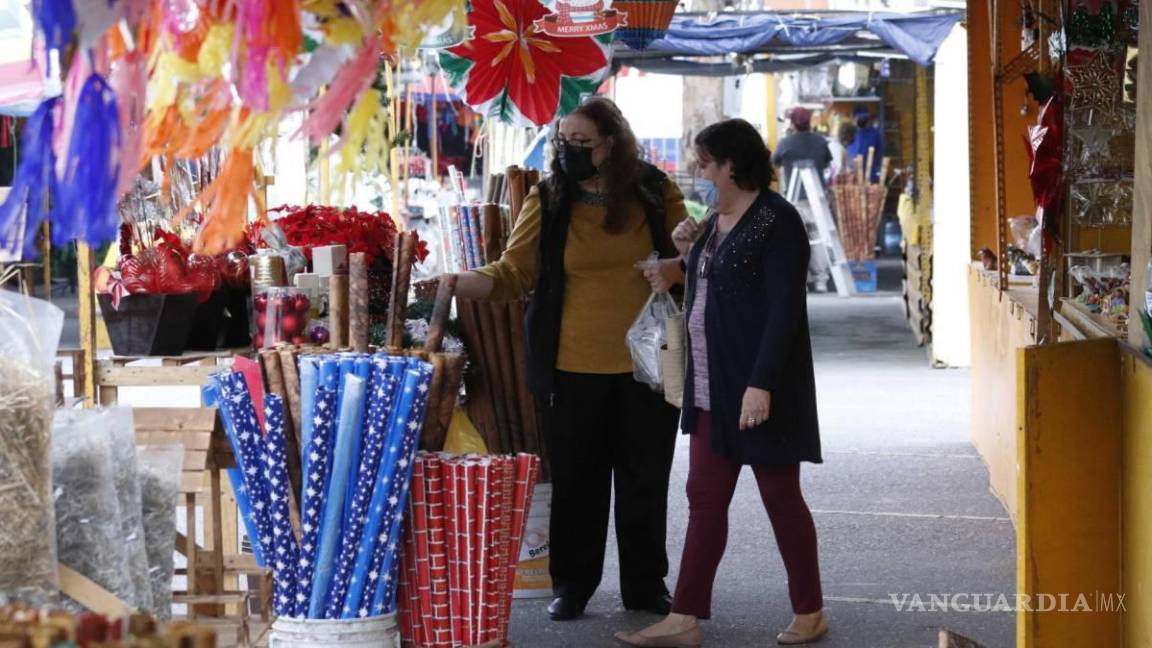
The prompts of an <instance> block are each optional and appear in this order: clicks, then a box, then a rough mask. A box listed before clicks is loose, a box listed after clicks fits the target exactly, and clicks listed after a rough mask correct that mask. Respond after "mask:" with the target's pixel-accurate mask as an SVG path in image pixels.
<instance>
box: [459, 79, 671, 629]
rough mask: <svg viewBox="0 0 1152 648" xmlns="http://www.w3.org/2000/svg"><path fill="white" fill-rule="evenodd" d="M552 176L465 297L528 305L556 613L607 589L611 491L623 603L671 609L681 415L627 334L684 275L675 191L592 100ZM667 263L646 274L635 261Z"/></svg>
mask: <svg viewBox="0 0 1152 648" xmlns="http://www.w3.org/2000/svg"><path fill="white" fill-rule="evenodd" d="M553 143H554V145H555V148H556V157H555V161H554V162H553V164H552V172H551V174H550V175H549V176H548V177H547V178H546V179H545V180H544V181H543V182H541V183H540V184H539V185H537V186H536V187H535V188H534V189H533V190H532V191H531V193H530V194H529V195H528V197H527V198H526V199H525V201H524V207H523V209H522V210H521V212H520V216H519V219H518V220H517V221H516V227H515V229H514V230H513V232H512V236H511V239H510V240H509V242H508V248H507V250H506V251H505V252H504V255H503V256H502V257H501V258H500V260H499V261H497V262H496V263H493V264H491V265H489V266H485V267H483V268H480V269H478V270H476V271H473V272H465V273H462V274H460V275H458V279H457V281H458V283H457V287H456V294H457V295H458V296H460V297H465V298H470V299H485V300H491V301H512V300H517V299H520V298H522V297H524V296H528V297H529V303H528V304H529V305H528V317H527V322H526V330H527V345H526V346H527V350H528V378H529V384H530V386H531V387H532V390H533V392H534V393H535V394H536V396H537V397H538V398H539V400H540V403H541V407H542V410H543V413H544V435H545V442H546V443H547V444H548V446H549V448H550V449H551V459H550V467H551V473H552V517H551V523H550V535H551V538H550V543H551V549H550V551H551V556H550V566H549V567H550V571H551V575H552V582H553V588H554V594H555V596H556V598H555V599H554V600H553V601H552V603H551V604H550V605H549V606H548V613H549V615H550V616H551V617H552V619H554V620H557V621H563V620H569V619H576V618H578V617H580V616H582V615H583V614H584V608H585V606H586V605H587V603H588V599H590V598H591V597H592V595H593V593H595V591H596V589H597V587H599V585H600V579H601V575H602V572H603V567H604V550H605V542H606V541H607V535H608V514H609V510H610V508H611V504H612V501H611V495H612V490H613V486H615V491H616V501H615V513H616V539H617V544H618V546H619V554H620V592H621V595H622V598H623V603H624V607H625V608H626V609H628V610H642V611H647V612H652V613H656V614H667V613H668V610H669V609H670V606H671V599H670V597H669V596H668V589H667V587H666V586H665V584H664V578H665V577H666V576H667V575H668V553H667V549H666V547H665V536H666V533H667V529H666V522H667V509H668V479H669V476H670V474H671V470H672V457H673V452H674V449H675V444H676V429H677V423H678V421H679V416H680V415H679V412H678V411H677V410H676V408H674V407H672V406H671V405H668V404H667V403H665V402H664V397H663V395H662V394H659V393H657V392H654V391H653V390H652V389H650V388H649V387H648V386H647V385H644V384H641V383H639V382H637V381H636V380H635V379H634V378H633V377H632V357H631V355H630V354H629V351H628V347H627V343H626V341H625V338H626V334H627V331H628V329H629V327H631V325H632V323H633V321H635V319H636V316H637V315H638V314H639V312H640V310H641V309H642V308H643V307H644V304H645V302H646V301H647V299H648V297H649V296H650V295H651V289H652V286H653V285H657V286H660V287H661V288H663V289H667V287H669V286H671V285H672V284H675V283H680V282H682V281H683V278H684V271H683V269H682V268H681V266H680V260H679V259H678V258H677V256H676V255H677V252H676V249H675V247H674V246H673V244H672V239H671V236H670V232H671V231H672V230H673V229H674V228H675V227H676V226H677V224H678V223H680V222H681V221H683V220H684V219H685V218H686V217H687V213H686V212H685V209H684V198H683V195H682V194H681V192H680V189H679V188H678V187H677V186H676V183H675V182H672V181H671V180H670V179H669V178H668V176H666V175H665V174H664V173H663V172H661V171H660V170H659V169H657V168H656V167H653V166H651V165H649V164H646V163H645V162H643V161H642V160H641V159H640V147H639V145H638V144H637V141H636V136H635V135H634V134H633V132H632V129H631V127H630V126H629V124H628V121H627V120H626V119H625V118H624V116H623V115H622V114H621V113H620V109H619V108H617V107H616V105H615V104H614V103H612V102H611V101H609V100H607V99H603V98H594V99H591V100H588V101H586V102H585V103H583V104H582V105H580V106H579V107H578V108H577V109H576V110H575V111H574V112H573V113H572V114H570V115H568V116H567V117H565V118H564V119H562V120H561V121H560V124H559V130H558V134H557V135H556V139H555V141H554V142H553ZM653 251H655V252H659V253H660V256H662V257H664V258H665V260H664V261H662V262H661V263H660V264H659V265H658V266H657V267H656V268H655V269H653V270H651V276H650V277H646V276H645V274H644V273H643V272H641V271H640V270H638V269H637V268H636V264H637V263H638V262H640V261H643V260H646V259H647V258H648V257H649V255H650V254H651V253H652V252H653Z"/></svg>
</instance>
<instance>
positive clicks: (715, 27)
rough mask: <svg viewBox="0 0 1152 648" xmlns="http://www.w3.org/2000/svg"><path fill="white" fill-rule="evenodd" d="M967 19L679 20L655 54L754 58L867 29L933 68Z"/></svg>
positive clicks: (773, 16) (781, 16)
mask: <svg viewBox="0 0 1152 648" xmlns="http://www.w3.org/2000/svg"><path fill="white" fill-rule="evenodd" d="M963 18H964V14H963V13H959V12H951V13H937V12H931V13H929V12H925V13H913V14H894V13H873V14H833V15H828V16H812V15H807V16H805V15H797V14H785V13H755V14H743V15H734V16H728V15H725V14H720V15H718V16H716V17H715V18H712V19H709V18H707V17H702V16H676V17H675V18H673V19H672V25H671V26H670V27H669V28H668V33H667V35H665V37H664V38H662V39H660V40H658V41H656V42H654V43H652V45H651V46H650V47H649V51H651V52H659V53H661V54H669V55H673V56H720V55H725V54H753V53H756V52H758V51H760V50H762V49H763V48H765V47H767V46H769V45H770V44H773V43H774V42H775V43H777V44H780V45H792V46H794V47H821V46H828V45H835V44H837V43H841V42H843V41H845V40H848V39H849V38H852V37H854V36H856V35H857V33H858V32H861V31H867V32H871V33H872V34H875V35H876V36H877V37H878V38H879V39H880V40H881V41H883V42H884V43H885V44H886V45H888V46H889V47H891V48H893V49H895V50H897V51H899V52H900V53H902V54H905V55H906V56H907V57H908V58H909V59H911V60H913V61H915V62H916V63H918V64H920V65H931V64H932V60H933V59H934V58H935V57H936V50H937V49H939V47H940V44H941V43H942V42H944V39H945V38H947V37H948V34H949V33H951V31H952V28H953V26H955V25H956V23H957V22H959V21H960V20H962V19H963Z"/></svg>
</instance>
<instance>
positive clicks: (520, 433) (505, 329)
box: [485, 303, 526, 452]
mask: <svg viewBox="0 0 1152 648" xmlns="http://www.w3.org/2000/svg"><path fill="white" fill-rule="evenodd" d="M485 305H486V306H487V307H488V308H489V310H491V311H492V316H493V323H494V324H495V327H494V329H493V332H494V333H495V338H496V352H497V358H498V360H499V362H500V379H501V380H502V381H503V383H504V390H503V392H504V407H505V411H506V412H507V413H508V428H509V429H508V434H509V436H510V437H511V439H512V447H511V448H510V449H509V450H510V452H523V451H524V450H525V449H526V448H525V445H526V444H525V442H524V426H523V425H522V424H521V422H520V404H519V402H518V400H519V399H518V398H517V394H518V390H517V389H516V370H515V368H514V367H515V365H516V359H515V358H514V357H513V356H512V326H511V323H510V322H509V321H508V309H507V307H506V306H505V305H504V304H495V303H488V304H485Z"/></svg>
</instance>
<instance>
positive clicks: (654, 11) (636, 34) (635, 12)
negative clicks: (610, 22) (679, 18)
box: [612, 0, 680, 51]
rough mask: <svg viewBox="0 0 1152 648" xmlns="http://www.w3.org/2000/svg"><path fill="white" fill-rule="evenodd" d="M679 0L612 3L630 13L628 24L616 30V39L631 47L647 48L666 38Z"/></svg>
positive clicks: (624, 0) (633, 0) (622, 0)
mask: <svg viewBox="0 0 1152 648" xmlns="http://www.w3.org/2000/svg"><path fill="white" fill-rule="evenodd" d="M679 5H680V3H679V2H678V0H618V1H617V2H614V3H613V4H612V6H613V7H615V8H616V9H618V10H620V11H621V12H624V13H627V14H628V25H627V26H623V27H621V28H620V29H619V30H618V31H617V32H616V40H619V41H620V42H622V43H624V44H625V45H627V46H628V47H629V48H630V49H634V50H637V51H639V50H646V49H648V47H649V46H651V45H652V43H654V42H656V41H658V40H660V39H661V38H664V35H665V34H666V33H668V26H669V25H671V24H672V16H673V14H675V13H676V7H678V6H679Z"/></svg>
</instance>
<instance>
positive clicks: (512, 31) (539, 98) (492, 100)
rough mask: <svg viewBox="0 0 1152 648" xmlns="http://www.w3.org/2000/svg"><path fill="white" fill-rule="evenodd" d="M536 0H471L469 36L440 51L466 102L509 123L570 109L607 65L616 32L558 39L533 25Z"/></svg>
mask: <svg viewBox="0 0 1152 648" xmlns="http://www.w3.org/2000/svg"><path fill="white" fill-rule="evenodd" d="M548 13H549V10H548V9H547V8H546V7H545V6H544V5H542V4H540V2H538V1H537V0H473V2H472V11H471V12H470V13H469V14H468V25H469V26H470V27H471V28H472V29H473V33H472V36H471V38H469V39H468V40H467V41H465V42H464V43H463V44H462V45H458V46H456V47H452V48H449V49H447V50H444V51H442V52H441V55H440V66H441V68H443V70H444V73H445V75H446V76H447V78H448V82H449V83H450V84H451V85H452V87H453V88H454V89H455V90H456V92H457V93H458V94H460V95H461V96H462V97H463V98H464V100H465V101H466V102H467V103H468V105H470V106H472V107H473V108H475V109H477V110H478V111H480V112H483V113H485V114H487V115H490V116H493V117H497V118H499V119H502V120H503V121H506V122H509V123H514V124H522V125H528V124H529V123H530V124H534V125H537V126H543V125H544V124H547V123H549V122H550V121H552V119H554V118H555V117H556V116H557V115H564V114H567V113H568V112H570V111H571V110H572V109H573V108H575V107H576V106H577V105H578V104H579V100H580V98H581V96H583V95H586V94H591V93H592V92H594V91H595V90H596V88H597V86H598V85H599V83H600V81H601V80H602V79H603V78H604V76H605V74H606V73H607V71H608V64H609V50H610V48H611V41H612V37H611V35H605V36H599V37H591V36H588V37H556V36H550V35H548V34H545V33H538V32H537V31H536V28H535V26H534V25H533V23H534V22H535V21H536V20H539V19H541V18H543V17H544V16H545V15H547V14H548Z"/></svg>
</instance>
